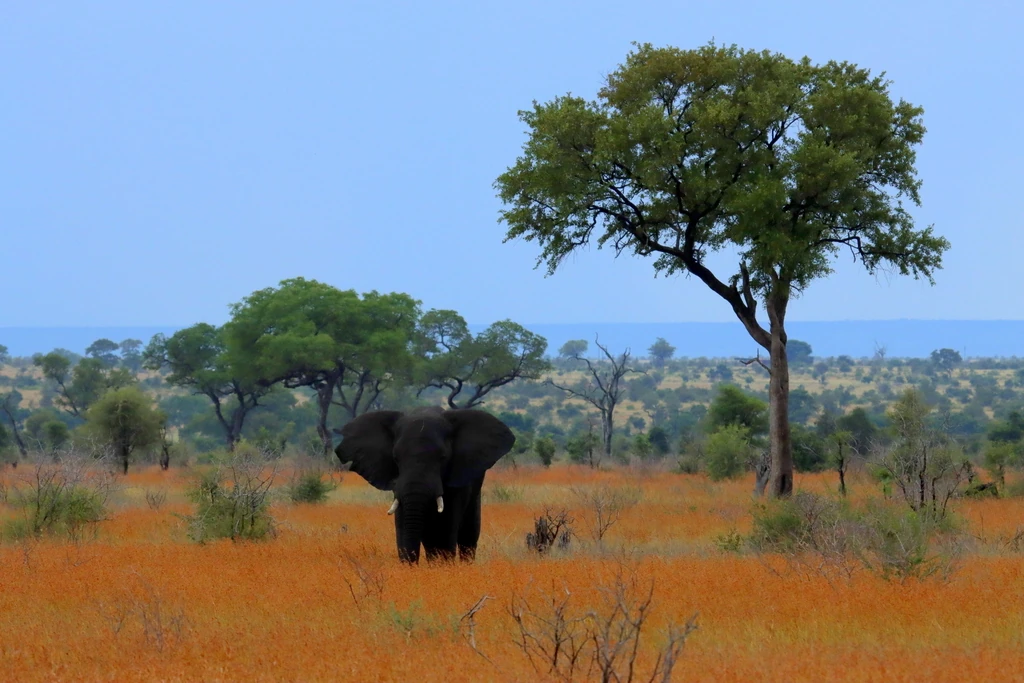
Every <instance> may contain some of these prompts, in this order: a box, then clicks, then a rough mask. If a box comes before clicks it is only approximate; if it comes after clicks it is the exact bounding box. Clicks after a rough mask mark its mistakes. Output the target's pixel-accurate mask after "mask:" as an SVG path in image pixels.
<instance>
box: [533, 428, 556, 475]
mask: <svg viewBox="0 0 1024 683" xmlns="http://www.w3.org/2000/svg"><path fill="white" fill-rule="evenodd" d="M555 451H556V446H555V440H554V439H552V438H551V437H550V436H540V437H537V438H536V439H534V441H533V452H534V453H536V454H537V457H538V458H540V461H541V462H542V463H543V464H544V467H551V463H552V461H554V459H555Z"/></svg>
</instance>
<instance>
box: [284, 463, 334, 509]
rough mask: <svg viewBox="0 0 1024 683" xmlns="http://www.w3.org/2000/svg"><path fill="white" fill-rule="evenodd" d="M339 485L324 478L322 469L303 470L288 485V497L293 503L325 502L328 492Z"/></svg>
mask: <svg viewBox="0 0 1024 683" xmlns="http://www.w3.org/2000/svg"><path fill="white" fill-rule="evenodd" d="M336 488H338V485H337V484H335V483H334V482H333V481H330V480H326V481H325V480H324V476H323V473H322V472H321V471H320V470H310V471H308V472H303V473H302V474H300V475H299V476H298V477H296V478H295V480H293V481H292V483H291V484H290V485H289V486H288V499H289V500H291V501H292V502H293V503H314V504H315V503H323V502H324V501H326V500H327V494H329V493H330V492H331V491H333V490H334V489H336Z"/></svg>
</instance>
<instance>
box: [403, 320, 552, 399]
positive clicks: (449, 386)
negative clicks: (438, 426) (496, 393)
mask: <svg viewBox="0 0 1024 683" xmlns="http://www.w3.org/2000/svg"><path fill="white" fill-rule="evenodd" d="M418 335H419V349H418V351H419V353H420V355H421V356H422V360H421V362H420V363H419V365H418V368H417V373H418V375H419V384H420V391H419V394H422V393H423V392H424V391H425V390H426V389H429V388H434V389H440V390H442V391H445V392H447V395H446V396H445V401H446V402H447V404H448V407H449V408H473V407H474V406H479V405H480V404H481V403H483V401H484V398H485V397H486V396H487V394H489V393H490V392H491V391H493V390H494V389H497V388H498V387H503V386H505V385H506V384H509V383H510V382H514V381H516V380H517V379H539V378H540V376H541V375H542V374H543V373H544V372H546V371H548V370H549V369H550V364H549V363H548V361H547V360H546V359H545V358H544V352H545V351H546V350H547V348H548V341H547V339H545V338H544V337H542V336H540V335H539V334H535V333H533V332H530V331H529V330H528V329H526V328H525V327H523V326H522V325H520V324H519V323H515V322H512V321H511V320H499V321H498V322H495V323H492V324H491V325H490V326H489V327H488V328H487V329H485V330H484V331H482V332H481V333H480V334H478V335H476V336H474V335H473V334H472V333H471V332H470V331H469V325H467V324H466V321H465V320H464V319H463V317H462V316H461V315H459V314H458V313H457V312H455V311H452V310H436V309H432V310H430V311H427V312H426V313H425V314H424V315H423V317H422V319H421V320H420V324H419V332H418ZM463 391H465V392H466V393H465V394H463V393H462V392H463ZM460 394H461V397H460Z"/></svg>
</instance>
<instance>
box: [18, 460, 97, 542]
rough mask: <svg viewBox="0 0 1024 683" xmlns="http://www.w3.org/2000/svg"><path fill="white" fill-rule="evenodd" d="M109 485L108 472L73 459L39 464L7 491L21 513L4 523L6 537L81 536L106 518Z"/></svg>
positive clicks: (77, 537)
mask: <svg viewBox="0 0 1024 683" xmlns="http://www.w3.org/2000/svg"><path fill="white" fill-rule="evenodd" d="M110 485H111V480H110V479H109V477H108V476H106V473H105V472H103V471H101V470H95V471H90V470H88V469H86V468H85V467H84V465H83V464H82V463H80V462H77V461H74V460H72V459H70V458H69V460H68V461H67V462H64V463H47V464H39V465H37V466H36V467H35V468H34V469H33V470H31V471H30V473H29V475H28V476H25V477H23V478H22V479H21V481H20V482H19V483H16V484H14V485H13V486H11V487H10V489H9V490H8V492H7V498H8V502H9V503H10V504H11V505H12V506H13V507H14V508H15V509H16V510H18V511H19V512H20V513H21V514H20V515H19V516H16V517H15V518H13V519H10V520H8V521H7V523H6V524H5V525H4V537H5V538H6V539H10V540H21V539H24V538H33V537H36V538H38V537H40V536H59V537H66V538H72V539H80V538H81V537H82V535H83V533H84V532H85V531H86V530H87V529H90V528H92V529H95V525H96V524H97V523H99V522H100V521H102V520H103V519H105V517H106V512H107V510H106V501H107V497H108V495H109V490H110Z"/></svg>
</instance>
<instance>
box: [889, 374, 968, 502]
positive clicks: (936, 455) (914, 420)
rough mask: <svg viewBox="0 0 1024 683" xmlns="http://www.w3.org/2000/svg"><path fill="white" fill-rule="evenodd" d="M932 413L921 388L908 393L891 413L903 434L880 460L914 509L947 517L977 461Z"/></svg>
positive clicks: (895, 405)
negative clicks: (935, 422)
mask: <svg viewBox="0 0 1024 683" xmlns="http://www.w3.org/2000/svg"><path fill="white" fill-rule="evenodd" d="M931 412H932V406H930V405H928V404H926V403H925V402H924V399H923V398H922V397H921V395H920V394H919V393H918V392H917V391H915V390H913V389H908V390H907V391H906V392H904V394H903V395H902V396H901V397H900V399H899V400H898V401H896V403H895V404H894V405H893V407H892V408H890V410H889V412H888V417H889V420H890V421H891V422H892V423H893V426H894V428H895V430H896V437H897V438H896V440H895V442H894V443H893V444H892V445H891V446H889V447H887V448H885V449H882V450H880V451H879V452H878V453H876V459H877V461H878V464H879V466H880V467H881V468H882V470H883V471H884V472H885V474H886V475H887V478H888V479H889V480H891V481H892V482H893V483H894V484H895V485H896V487H897V489H898V490H899V492H900V494H901V496H902V498H903V500H904V501H905V502H906V504H907V505H908V506H909V507H910V508H911V509H912V510H914V511H915V512H920V513H922V514H927V515H930V516H932V517H936V518H939V519H941V518H942V517H944V516H945V515H946V509H947V506H948V504H949V501H950V499H951V498H953V497H954V496H956V495H957V492H958V490H959V488H960V486H961V485H962V484H963V483H964V482H966V481H967V480H968V479H969V477H970V475H971V466H970V463H969V462H968V460H967V458H966V457H965V456H964V454H963V451H962V449H961V448H960V447H959V446H958V445H957V444H956V443H955V442H954V441H953V440H952V439H951V438H950V437H949V435H948V430H942V429H937V428H935V427H933V426H932V424H931V422H930V421H929V418H930V413H931Z"/></svg>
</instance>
